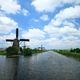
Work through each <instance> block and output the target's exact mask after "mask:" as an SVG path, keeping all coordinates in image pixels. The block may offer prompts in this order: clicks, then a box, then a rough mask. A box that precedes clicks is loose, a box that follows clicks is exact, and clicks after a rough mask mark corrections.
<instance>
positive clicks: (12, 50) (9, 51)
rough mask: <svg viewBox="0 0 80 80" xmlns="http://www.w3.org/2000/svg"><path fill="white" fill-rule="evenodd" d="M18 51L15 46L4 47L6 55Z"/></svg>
mask: <svg viewBox="0 0 80 80" xmlns="http://www.w3.org/2000/svg"><path fill="white" fill-rule="evenodd" d="M18 51H19V49H18V48H17V47H8V48H7V49H6V55H7V56H11V55H17V54H18Z"/></svg>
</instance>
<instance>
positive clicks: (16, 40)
mask: <svg viewBox="0 0 80 80" xmlns="http://www.w3.org/2000/svg"><path fill="white" fill-rule="evenodd" d="M18 33H19V30H18V28H17V29H16V38H15V39H6V41H8V42H13V45H12V46H14V47H18V48H19V46H20V45H19V42H20V41H28V42H29V41H30V40H29V39H18Z"/></svg>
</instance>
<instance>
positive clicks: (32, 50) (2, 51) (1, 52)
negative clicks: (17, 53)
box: [0, 49, 46, 56]
mask: <svg viewBox="0 0 80 80" xmlns="http://www.w3.org/2000/svg"><path fill="white" fill-rule="evenodd" d="M42 52H46V50H37V49H30V50H28V49H25V52H22V53H23V54H22V53H21V55H24V56H28V55H32V54H39V53H42ZM0 55H3V56H4V55H5V56H7V52H6V51H5V50H0ZM13 56H14V55H13Z"/></svg>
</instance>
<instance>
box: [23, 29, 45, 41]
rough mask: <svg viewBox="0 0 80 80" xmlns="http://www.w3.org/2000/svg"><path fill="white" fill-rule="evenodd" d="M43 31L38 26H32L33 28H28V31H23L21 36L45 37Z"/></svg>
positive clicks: (30, 37)
mask: <svg viewBox="0 0 80 80" xmlns="http://www.w3.org/2000/svg"><path fill="white" fill-rule="evenodd" d="M44 35H45V33H44V32H43V31H42V30H40V29H38V28H33V29H29V30H28V32H27V31H26V32H24V35H23V37H25V38H29V39H39V40H40V39H43V38H45V36H44Z"/></svg>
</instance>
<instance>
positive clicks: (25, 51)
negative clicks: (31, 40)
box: [0, 47, 45, 57]
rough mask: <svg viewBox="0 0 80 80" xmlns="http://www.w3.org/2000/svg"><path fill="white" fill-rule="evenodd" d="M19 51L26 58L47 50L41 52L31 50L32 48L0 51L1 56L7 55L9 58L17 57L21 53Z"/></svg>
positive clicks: (11, 48)
mask: <svg viewBox="0 0 80 80" xmlns="http://www.w3.org/2000/svg"><path fill="white" fill-rule="evenodd" d="M19 50H20V52H21V54H22V55H24V56H30V55H32V54H37V53H42V52H45V50H39V49H31V48H25V49H22V48H21V47H20V49H18V48H17V47H8V48H7V49H6V50H0V55H7V56H11V57H12V56H13V57H14V56H17V55H18V53H19Z"/></svg>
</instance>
